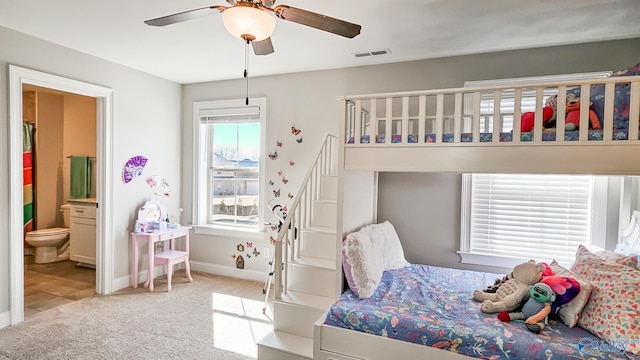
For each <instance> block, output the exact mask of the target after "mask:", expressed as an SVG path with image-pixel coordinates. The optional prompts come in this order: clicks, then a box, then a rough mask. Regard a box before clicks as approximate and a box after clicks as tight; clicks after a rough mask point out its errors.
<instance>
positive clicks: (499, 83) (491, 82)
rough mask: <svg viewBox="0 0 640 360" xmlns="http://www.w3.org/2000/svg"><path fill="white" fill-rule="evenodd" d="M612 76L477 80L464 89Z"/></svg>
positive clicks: (466, 84)
mask: <svg viewBox="0 0 640 360" xmlns="http://www.w3.org/2000/svg"><path fill="white" fill-rule="evenodd" d="M612 74H613V71H596V72H590V73H576V74H560V75H546V76H531V77H521V78H510V79H495V80H477V81H465V82H464V87H482V86H502V85H512V84H513V85H522V84H535V83H541V82H561V81H572V80H584V79H593V78H603V79H605V78H608V77H610V76H611V75H612Z"/></svg>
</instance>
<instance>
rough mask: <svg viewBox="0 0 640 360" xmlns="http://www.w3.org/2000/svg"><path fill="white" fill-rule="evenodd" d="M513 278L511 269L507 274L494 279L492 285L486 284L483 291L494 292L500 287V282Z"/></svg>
mask: <svg viewBox="0 0 640 360" xmlns="http://www.w3.org/2000/svg"><path fill="white" fill-rule="evenodd" d="M511 279H513V271H512V272H510V273H508V274H507V275H505V276H503V277H501V278H498V279H496V281H494V282H493V285H489V286H487V287H486V288H485V289H484V290H482V291H484V292H486V293H492V294H493V293H495V292H496V291H498V289H499V288H500V286H502V284H504V283H506V282H507V280H511Z"/></svg>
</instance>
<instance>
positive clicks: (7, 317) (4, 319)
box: [0, 311, 11, 329]
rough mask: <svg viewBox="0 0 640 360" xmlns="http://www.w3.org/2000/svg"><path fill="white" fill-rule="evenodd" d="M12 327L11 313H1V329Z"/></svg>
mask: <svg viewBox="0 0 640 360" xmlns="http://www.w3.org/2000/svg"><path fill="white" fill-rule="evenodd" d="M9 325H11V312H10V311H5V312H2V313H0V329H2V328H5V327H7V326H9Z"/></svg>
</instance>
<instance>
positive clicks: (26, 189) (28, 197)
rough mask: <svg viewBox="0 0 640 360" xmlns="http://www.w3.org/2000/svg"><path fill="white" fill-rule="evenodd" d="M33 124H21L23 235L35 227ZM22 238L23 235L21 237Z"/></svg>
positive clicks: (25, 245)
mask: <svg viewBox="0 0 640 360" xmlns="http://www.w3.org/2000/svg"><path fill="white" fill-rule="evenodd" d="M33 133H34V127H33V124H24V125H22V199H23V201H22V203H23V204H24V209H23V217H24V223H23V224H24V225H23V229H24V236H26V234H27V232H29V231H32V230H33V229H34V228H35V224H34V209H35V204H34V198H35V197H34V189H33V180H34V176H33V162H34V161H33V160H34V154H33V151H34V147H33V140H34V137H33ZM23 238H24V237H23ZM24 247H25V248H30V247H31V245H29V244H27V242H26V241H25V242H24Z"/></svg>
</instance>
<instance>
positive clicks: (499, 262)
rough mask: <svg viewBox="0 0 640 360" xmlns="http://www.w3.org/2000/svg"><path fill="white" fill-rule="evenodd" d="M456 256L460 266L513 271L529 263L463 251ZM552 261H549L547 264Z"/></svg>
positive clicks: (569, 265)
mask: <svg viewBox="0 0 640 360" xmlns="http://www.w3.org/2000/svg"><path fill="white" fill-rule="evenodd" d="M458 255H460V258H461V259H460V263H461V264H473V265H482V266H493V267H500V268H506V269H513V268H514V267H515V266H516V265H518V264H522V263H523V262H526V261H529V260H530V259H529V258H527V257H521V258H513V257H508V256H496V255H487V254H477V253H471V252H465V251H458ZM551 260H554V259H549V262H551ZM558 263H559V264H560V265H562V266H564V267H567V268H568V267H571V264H570V263H567V262H564V261H558Z"/></svg>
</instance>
